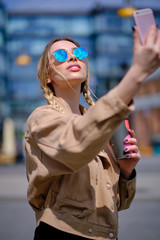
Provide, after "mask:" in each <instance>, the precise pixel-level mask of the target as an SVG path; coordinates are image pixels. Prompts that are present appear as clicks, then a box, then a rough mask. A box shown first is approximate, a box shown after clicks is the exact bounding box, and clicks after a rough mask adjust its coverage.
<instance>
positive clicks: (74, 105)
mask: <svg viewBox="0 0 160 240" xmlns="http://www.w3.org/2000/svg"><path fill="white" fill-rule="evenodd" d="M55 94H56V97H57V98H59V99H62V101H63V104H64V105H66V107H67V108H68V110H69V111H71V112H73V113H75V114H81V112H80V109H79V101H80V87H79V86H78V87H77V88H74V89H72V88H64V89H62V88H61V89H59V88H57V89H55Z"/></svg>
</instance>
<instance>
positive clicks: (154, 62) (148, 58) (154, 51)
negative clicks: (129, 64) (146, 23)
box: [133, 26, 160, 76]
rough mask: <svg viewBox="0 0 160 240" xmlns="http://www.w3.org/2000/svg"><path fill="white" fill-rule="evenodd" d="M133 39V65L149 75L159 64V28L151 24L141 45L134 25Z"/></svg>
mask: <svg viewBox="0 0 160 240" xmlns="http://www.w3.org/2000/svg"><path fill="white" fill-rule="evenodd" d="M133 41H134V49H133V65H136V67H137V68H139V69H140V70H141V71H142V72H144V73H145V74H146V75H147V76H149V75H150V74H151V73H153V72H154V71H155V70H156V69H157V68H158V67H159V66H160V30H158V29H157V27H156V26H152V27H151V29H150V31H149V33H148V35H147V37H146V39H145V43H144V45H142V43H141V40H140V37H139V33H138V29H137V27H136V26H134V33H133Z"/></svg>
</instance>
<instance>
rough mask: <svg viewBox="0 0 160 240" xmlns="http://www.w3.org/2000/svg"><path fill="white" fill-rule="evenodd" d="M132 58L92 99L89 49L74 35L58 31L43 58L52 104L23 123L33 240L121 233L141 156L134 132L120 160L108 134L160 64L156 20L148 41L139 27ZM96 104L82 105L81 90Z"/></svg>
mask: <svg viewBox="0 0 160 240" xmlns="http://www.w3.org/2000/svg"><path fill="white" fill-rule="evenodd" d="M133 35H134V58H133V64H132V66H131V68H130V69H129V71H128V73H127V74H126V75H125V77H124V78H123V79H122V81H121V82H120V83H119V85H118V86H116V87H115V88H114V89H112V90H111V91H110V92H109V93H107V94H106V95H104V96H103V97H101V98H100V99H99V100H98V101H97V102H96V103H95V104H94V102H93V100H92V98H91V96H90V93H89V90H88V87H89V67H88V63H87V52H86V50H85V49H83V48H80V46H79V44H78V43H77V42H75V41H73V40H71V39H55V40H53V41H51V42H50V43H49V44H48V45H47V46H46V48H45V50H44V52H43V54H42V55H41V57H40V60H39V63H38V78H39V81H40V84H41V88H42V90H43V93H44V97H45V98H46V99H47V102H48V105H46V106H42V107H39V108H37V109H36V110H35V111H33V113H32V114H31V115H30V116H29V118H28V120H27V124H26V134H25V148H26V170H27V177H28V181H29V186H28V201H29V203H30V205H31V206H32V208H33V210H34V211H35V214H36V222H37V228H36V230H35V236H34V240H48V239H61V240H63V239H65V240H72V239H74V240H76V239H96V240H98V239H99V240H107V239H116V238H117V234H118V211H120V210H123V209H127V208H128V207H129V206H130V204H131V202H132V200H133V198H134V195H135V177H136V172H135V166H136V164H137V163H138V161H139V159H140V154H139V151H138V147H137V142H136V139H135V135H134V132H133V131H132V130H130V134H131V138H130V139H129V140H128V142H130V143H132V145H131V146H129V147H128V149H125V151H126V152H129V151H133V153H128V154H127V158H126V159H123V160H116V159H115V156H114V155H113V153H112V151H111V150H110V148H109V145H108V143H109V141H110V138H111V136H112V135H113V133H114V131H115V130H116V128H117V127H118V125H119V124H120V123H121V121H122V120H123V119H124V118H125V117H126V116H127V115H128V114H129V112H130V111H132V110H133V109H134V106H133V103H132V98H133V97H134V95H135V94H136V92H137V90H138V88H139V87H140V85H141V83H142V82H143V81H144V80H145V79H146V78H147V77H148V76H149V75H150V74H151V73H152V72H153V71H155V70H156V69H157V68H158V67H159V65H160V54H159V53H160V32H159V31H158V35H157V29H156V28H155V27H152V28H151V30H150V32H149V35H148V37H147V40H146V43H145V45H141V42H140V39H139V35H138V31H137V29H136V27H135V31H134V34H133ZM81 92H82V93H83V95H84V97H85V100H86V102H87V103H88V104H89V106H91V107H90V108H89V109H88V110H86V109H85V108H84V107H82V106H80V105H79V98H80V93H81Z"/></svg>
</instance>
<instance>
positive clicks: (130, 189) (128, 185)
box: [118, 170, 136, 211]
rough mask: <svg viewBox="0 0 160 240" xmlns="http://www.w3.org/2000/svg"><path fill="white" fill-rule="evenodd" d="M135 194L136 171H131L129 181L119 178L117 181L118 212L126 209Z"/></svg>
mask: <svg viewBox="0 0 160 240" xmlns="http://www.w3.org/2000/svg"><path fill="white" fill-rule="evenodd" d="M135 193H136V171H135V170H133V173H132V177H131V179H130V180H126V179H124V178H123V177H122V176H120V179H119V199H118V200H119V201H118V203H119V204H118V211H121V210H125V209H128V208H129V207H130V205H131V203H132V201H133V199H134V196H135Z"/></svg>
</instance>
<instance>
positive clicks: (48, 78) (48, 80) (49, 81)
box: [47, 75, 52, 84]
mask: <svg viewBox="0 0 160 240" xmlns="http://www.w3.org/2000/svg"><path fill="white" fill-rule="evenodd" d="M51 82H52V80H51V79H50V77H49V75H47V84H48V83H51Z"/></svg>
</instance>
